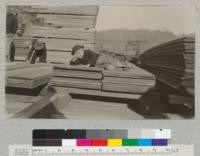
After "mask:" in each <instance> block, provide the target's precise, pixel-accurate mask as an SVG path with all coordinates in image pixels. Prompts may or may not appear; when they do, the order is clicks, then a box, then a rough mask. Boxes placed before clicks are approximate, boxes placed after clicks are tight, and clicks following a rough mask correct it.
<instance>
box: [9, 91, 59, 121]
mask: <svg viewBox="0 0 200 156" xmlns="http://www.w3.org/2000/svg"><path fill="white" fill-rule="evenodd" d="M55 96H56V95H55ZM56 97H57V96H56ZM54 100H56V98H54V92H48V94H47V96H44V97H43V98H41V99H40V100H38V101H37V102H35V103H33V104H32V105H31V106H29V107H27V108H25V109H23V110H21V111H20V112H18V113H16V114H14V115H13V116H12V117H11V119H17V118H20V119H28V118H31V117H32V116H33V115H34V114H36V113H37V112H39V111H40V110H42V109H43V108H45V107H46V106H47V105H49V104H50V103H51V102H53V101H54Z"/></svg>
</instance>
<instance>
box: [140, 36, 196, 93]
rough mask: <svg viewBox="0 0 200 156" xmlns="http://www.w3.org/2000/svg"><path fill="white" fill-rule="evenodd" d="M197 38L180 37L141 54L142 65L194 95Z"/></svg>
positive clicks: (169, 84) (169, 83) (172, 84)
mask: <svg viewBox="0 0 200 156" xmlns="http://www.w3.org/2000/svg"><path fill="white" fill-rule="evenodd" d="M194 57H195V39H194V38H187V37H184V38H180V39H177V40H173V41H170V42H166V43H163V44H160V45H158V46H156V47H153V48H151V49H149V50H147V51H145V52H144V53H143V54H142V55H141V56H140V58H141V64H142V67H143V68H145V69H146V70H148V71H150V72H152V73H154V74H155V75H156V78H157V79H158V80H159V81H161V82H163V83H164V84H166V85H168V86H170V87H171V88H173V89H175V90H176V91H179V92H181V93H187V94H189V95H191V96H194Z"/></svg>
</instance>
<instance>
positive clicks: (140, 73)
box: [103, 66, 154, 79]
mask: <svg viewBox="0 0 200 156" xmlns="http://www.w3.org/2000/svg"><path fill="white" fill-rule="evenodd" d="M103 76H104V77H124V78H143V79H146V78H147V79H154V76H153V74H151V73H149V72H147V71H145V70H143V69H141V68H139V67H136V66H134V68H133V70H130V71H117V70H116V71H114V70H104V71H103Z"/></svg>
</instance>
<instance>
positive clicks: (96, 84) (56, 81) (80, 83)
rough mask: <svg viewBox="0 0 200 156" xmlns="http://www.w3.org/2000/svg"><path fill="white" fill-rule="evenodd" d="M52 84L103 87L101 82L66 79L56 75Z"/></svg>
mask: <svg viewBox="0 0 200 156" xmlns="http://www.w3.org/2000/svg"><path fill="white" fill-rule="evenodd" d="M51 85H52V86H58V87H70V88H83V89H95V90H100V89H101V83H100V82H96V81H95V82H84V81H74V80H71V81H70V80H65V79H60V78H59V79H58V78H56V77H53V79H52V80H51Z"/></svg>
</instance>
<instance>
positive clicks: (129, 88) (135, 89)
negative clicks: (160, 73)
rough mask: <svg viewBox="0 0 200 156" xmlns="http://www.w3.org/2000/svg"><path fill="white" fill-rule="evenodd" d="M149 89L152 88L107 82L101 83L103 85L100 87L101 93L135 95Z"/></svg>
mask: <svg viewBox="0 0 200 156" xmlns="http://www.w3.org/2000/svg"><path fill="white" fill-rule="evenodd" d="M150 88H152V86H145V85H134V84H119V83H107V82H103V85H102V90H103V91H111V92H122V93H136V94H144V93H145V92H147V91H148V90H149V89H150Z"/></svg>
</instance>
